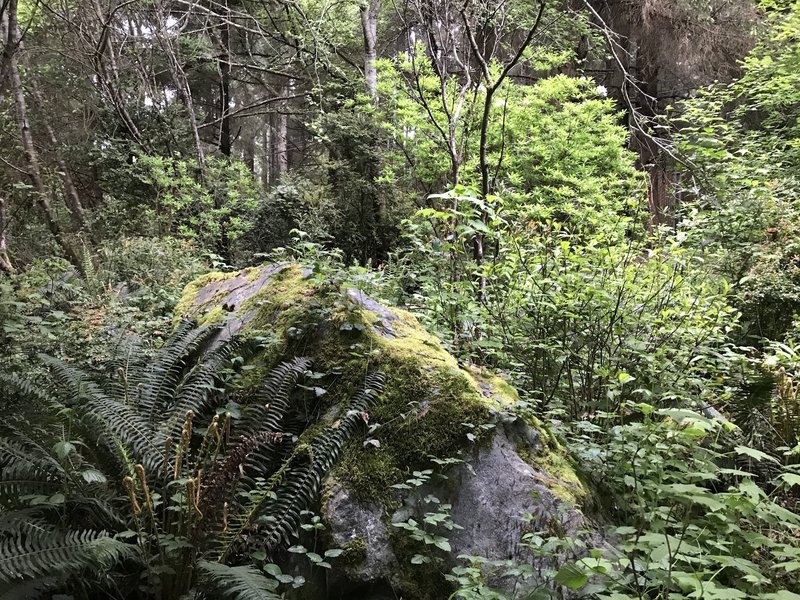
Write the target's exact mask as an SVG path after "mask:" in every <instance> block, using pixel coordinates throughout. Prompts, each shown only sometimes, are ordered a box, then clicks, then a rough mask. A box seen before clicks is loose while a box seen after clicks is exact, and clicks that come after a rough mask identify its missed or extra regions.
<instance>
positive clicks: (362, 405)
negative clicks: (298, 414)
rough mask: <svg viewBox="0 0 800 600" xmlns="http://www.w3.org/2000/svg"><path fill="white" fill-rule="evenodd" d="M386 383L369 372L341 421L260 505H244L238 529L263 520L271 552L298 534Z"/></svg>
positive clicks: (303, 453) (299, 456)
mask: <svg viewBox="0 0 800 600" xmlns="http://www.w3.org/2000/svg"><path fill="white" fill-rule="evenodd" d="M383 383H384V376H383V375H382V374H380V373H370V374H368V375H367V378H366V380H365V383H364V387H362V388H361V389H359V390H358V391H357V392H356V394H355V395H354V396H353V398H352V400H351V402H350V406H349V409H348V411H347V413H346V414H345V415H344V416H343V417H342V418H341V419H339V421H338V422H337V424H336V425H335V426H331V427H329V428H327V429H326V430H325V431H323V432H322V433H321V434H319V435H317V436H316V437H315V438H314V439H312V440H311V441H310V442H309V444H308V446H307V447H305V448H302V449H299V450H298V451H297V452H296V453H295V455H294V456H293V457H292V458H291V459H290V461H291V462H290V464H289V465H288V468H286V469H284V470H283V472H284V474H285V475H284V477H283V480H282V481H281V482H280V483H279V484H278V485H277V487H276V488H275V489H274V490H272V492H271V493H267V494H264V496H263V497H262V500H261V501H260V503H259V504H258V505H256V506H253V505H252V504H250V505H249V506H245V507H243V511H242V512H241V513H240V516H239V518H238V519H237V526H238V529H237V531H238V532H241V531H242V530H243V529H244V528H245V527H247V526H248V525H249V524H250V523H252V522H253V521H254V520H258V521H259V523H262V526H261V527H260V529H259V536H261V537H262V539H263V545H264V547H265V548H266V550H267V551H268V552H272V551H273V550H275V549H276V548H278V547H279V546H280V545H282V544H285V543H286V542H288V541H289V540H290V539H291V537H293V536H294V535H296V532H297V528H298V527H299V525H300V521H301V516H302V515H301V513H302V512H303V511H304V510H307V509H309V508H310V507H311V506H312V505H313V503H314V502H315V501H316V500H317V498H318V496H319V491H320V488H321V486H322V481H323V480H324V478H325V476H326V475H327V474H328V473H329V472H330V470H331V468H332V467H333V465H334V464H335V463H336V460H338V458H339V455H340V453H341V450H342V448H343V447H344V445H345V444H346V443H347V442H348V440H349V439H350V438H351V437H352V436H353V434H354V433H355V432H356V431H357V430H358V429H359V428H363V427H364V425H365V422H364V418H363V415H364V414H365V413H366V412H367V410H368V409H369V407H370V406H371V405H372V404H373V403H374V402H375V401H376V399H377V396H378V394H379V393H380V392H381V391H382V389H383ZM245 515H246V516H245ZM228 542H229V543H230V542H231V540H230V539H229V540H228Z"/></svg>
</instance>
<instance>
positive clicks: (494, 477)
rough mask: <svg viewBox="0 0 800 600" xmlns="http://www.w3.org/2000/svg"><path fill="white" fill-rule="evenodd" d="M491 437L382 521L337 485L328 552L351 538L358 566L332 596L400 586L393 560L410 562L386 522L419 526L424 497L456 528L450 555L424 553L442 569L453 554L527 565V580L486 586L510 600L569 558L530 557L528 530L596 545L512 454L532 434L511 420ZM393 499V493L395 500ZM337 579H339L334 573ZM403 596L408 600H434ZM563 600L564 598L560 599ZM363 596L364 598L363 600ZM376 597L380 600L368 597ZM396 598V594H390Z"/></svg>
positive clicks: (539, 475) (574, 512) (579, 518)
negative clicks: (442, 507)
mask: <svg viewBox="0 0 800 600" xmlns="http://www.w3.org/2000/svg"><path fill="white" fill-rule="evenodd" d="M500 421H501V422H500V423H498V426H497V432H496V434H495V436H494V438H493V440H492V443H491V445H490V446H489V447H484V448H475V449H474V451H473V453H472V455H471V456H469V457H468V458H466V459H465V461H464V462H463V463H462V464H459V465H455V466H453V467H450V468H449V469H448V470H446V478H440V479H437V478H435V477H434V478H432V479H431V480H430V481H429V482H428V483H426V484H424V485H422V486H420V487H418V488H416V489H413V490H411V491H409V492H406V494H405V497H404V498H403V506H402V507H401V508H400V509H398V510H396V511H395V512H394V513H393V514H391V515H388V514H386V512H385V509H384V508H383V507H381V506H379V505H364V504H362V503H360V502H359V501H358V500H357V499H355V498H354V497H352V496H351V495H350V494H349V493H348V492H347V490H346V489H344V488H342V487H341V486H339V485H338V484H337V485H335V486H334V487H333V489H332V491H331V494H330V498H329V500H328V501H327V502H326V503H325V506H324V512H323V514H324V517H325V519H326V521H327V524H328V525H329V527H330V531H331V534H332V536H333V541H334V544H335V545H336V546H339V547H345V546H347V545H348V544H352V543H353V541H355V540H361V541H362V542H364V543H365V545H366V557H365V559H364V561H363V562H361V563H360V564H356V565H351V566H349V567H348V569H347V574H346V577H344V578H342V577H339V579H338V580H335V581H334V582H333V585H332V588H333V590H335V592H336V594H341V595H334V596H332V597H336V598H339V597H343V598H347V597H352V598H356V597H361V596H357V595H350V596H348V590H354V589H355V590H358V589H365V586H366V587H369V586H373V587H374V586H379V587H385V586H386V585H389V586H390V587H391V589H392V590H394V591H395V592H396V593H401V592H403V591H405V590H407V588H408V582H407V581H404V580H403V577H402V576H401V573H402V572H403V571H404V569H403V568H401V567H402V566H407V565H401V564H400V563H401V561H405V562H406V563H407V562H408V561H409V560H410V556H397V554H396V552H395V549H394V545H393V540H392V536H393V535H394V536H402V535H404V531H403V530H401V529H398V528H396V527H394V526H393V523H399V522H403V521H406V520H407V519H408V518H413V519H415V520H416V521H418V522H421V520H422V516H423V515H424V513H426V512H429V511H431V512H435V511H436V510H437V508H438V505H436V504H434V503H431V502H426V500H425V499H426V497H428V496H429V495H433V496H435V497H436V498H437V499H438V500H439V501H440V502H441V504H450V505H451V506H452V509H451V511H450V514H451V518H452V520H453V522H455V523H456V524H457V525H460V526H461V527H462V529H455V530H453V531H451V532H440V533H445V534H446V535H447V537H448V540H449V543H450V546H451V548H452V551H451V552H450V553H449V554H447V555H445V554H444V553H442V552H438V551H437V550H435V549H433V548H432V547H430V548H429V553H430V555H432V556H440V557H442V558H444V559H445V563H444V564H445V567H446V568H445V569H444V571H446V570H447V569H448V568H452V567H454V566H458V565H459V564H463V562H462V561H459V560H458V559H457V557H458V556H459V555H468V556H478V557H482V558H486V559H488V560H493V561H504V560H510V561H513V562H514V563H517V564H522V565H528V566H530V567H531V568H532V569H533V573H534V575H533V576H532V577H530V578H529V579H527V580H526V579H520V578H516V577H514V578H509V577H506V578H502V577H494V578H493V579H492V581H491V584H492V585H493V587H495V588H496V589H498V590H503V591H504V592H506V593H508V594H510V595H512V597H513V595H514V594H517V593H521V592H524V591H526V590H531V589H533V588H534V587H537V586H539V585H541V584H542V583H543V582H544V581H545V580H546V576H547V571H551V572H552V570H553V569H557V568H558V567H559V566H560V565H561V564H563V563H565V562H566V561H568V560H569V559H571V558H573V557H571V556H564V555H562V556H553V557H540V556H539V557H537V556H534V555H533V554H532V553H531V551H530V550H529V548H528V547H527V546H526V545H525V544H523V543H522V539H523V536H524V535H525V533H529V532H539V533H540V534H541V535H542V537H544V538H547V537H549V536H551V535H562V536H570V537H583V538H584V539H585V538H587V537H590V538H592V542H593V543H601V540H600V537H599V534H598V532H597V531H595V530H594V529H593V526H592V524H591V522H589V521H588V520H587V519H586V518H585V517H584V515H583V514H582V513H581V511H580V510H579V509H578V508H577V507H576V506H574V505H573V504H572V503H570V502H568V501H565V500H564V499H562V498H559V497H558V496H557V495H556V494H554V493H553V491H551V489H550V488H548V487H547V485H546V484H547V482H551V481H552V476H551V475H550V474H548V473H546V472H544V471H541V470H537V469H536V468H534V467H532V466H531V465H529V464H528V463H526V462H525V461H524V460H522V458H521V457H520V455H519V450H518V448H519V447H520V446H519V445H520V444H524V445H525V446H526V447H531V445H534V444H537V443H539V442H538V437H539V434H538V432H537V431H536V430H535V429H534V428H532V427H529V426H527V425H526V424H525V423H524V422H523V421H521V420H520V419H517V418H513V417H508V416H506V419H505V421H504V422H503V419H502V418H501V419H500ZM398 497H400V495H398ZM340 575H342V573H340ZM414 593H418V592H412V595H409V596H407V595H403V594H402V593H401V594H400V595H401V596H402V597H412V598H416V597H419V598H426V599H427V598H431V600H432V599H433V598H434V596H424V595H423V596H418V595H414ZM567 596H568V594H567ZM364 597H366V596H364ZM374 597H375V598H382V596H380V595H378V596H374ZM398 597H399V596H398Z"/></svg>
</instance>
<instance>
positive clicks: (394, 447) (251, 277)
mask: <svg viewBox="0 0 800 600" xmlns="http://www.w3.org/2000/svg"><path fill="white" fill-rule="evenodd" d="M182 316H191V317H194V318H195V319H197V320H198V321H200V322H202V323H219V324H221V325H222V327H221V334H220V335H221V336H223V337H224V338H228V337H230V336H233V335H239V336H243V337H259V338H262V339H267V340H269V341H270V343H269V344H267V345H266V347H267V348H268V349H267V350H266V351H265V352H264V355H263V356H262V357H261V365H262V367H263V370H259V369H255V370H253V371H252V372H251V373H250V375H249V377H250V380H249V381H248V382H247V385H252V386H255V385H258V383H259V373H263V372H265V371H266V369H267V368H269V367H270V366H272V365H274V364H276V363H277V362H279V361H280V360H285V359H288V358H291V357H294V356H298V355H303V356H309V357H311V358H312V359H313V360H314V366H313V369H314V371H315V372H316V373H317V374H316V375H315V376H316V377H318V378H319V386H320V388H323V387H324V390H325V393H324V394H322V393H321V394H320V403H319V406H318V407H316V408H315V411H316V412H315V414H316V415H318V416H317V417H316V418H317V420H318V422H320V423H322V422H325V423H327V424H334V425H335V423H336V420H337V418H338V417H339V416H340V411H341V410H343V408H342V405H344V404H345V403H344V402H343V400H345V399H347V398H349V397H350V396H351V394H352V392H353V391H354V390H355V389H356V388H357V387H358V386H359V385H360V384H361V383H362V382H363V380H364V376H365V374H366V373H367V372H369V371H374V370H379V371H381V372H383V373H384V375H385V377H386V383H385V389H384V391H383V393H382V394H381V400H380V401H379V403H378V404H377V405H376V406H375V407H373V409H372V410H371V412H370V415H369V423H370V425H372V426H374V427H371V428H370V431H369V433H367V436H366V438H364V439H359V440H354V441H353V442H352V443H351V444H350V445H349V446H347V447H346V448H345V449H344V451H343V453H342V455H341V457H340V460H339V462H338V464H337V465H336V467H335V468H334V469H333V472H332V473H331V474H330V480H329V482H328V483H327V485H326V488H327V490H328V492H327V493H325V494H323V506H322V513H323V515H324V517H325V520H326V523H327V525H328V527H329V528H330V534H331V538H332V540H333V543H334V544H336V545H338V546H339V547H342V548H350V549H353V552H349V551H348V556H349V557H350V559H352V560H350V559H349V560H348V565H347V568H346V569H342V570H341V573H339V575H338V579H337V578H336V577H334V578H332V581H333V582H334V584H333V585H336V586H338V588H337V589H346V588H347V585H348V584H347V581H349V582H351V583H352V584H353V585H361V586H363V585H367V584H372V583H374V582H375V581H377V580H381V581H385V582H390V584H391V587H392V588H393V589H399V590H402V591H403V592H404V597H407V598H434V597H439V596H438V594H441V593H442V590H441V587H440V586H441V583H442V581H443V580H441V581H435V582H434V581H427V582H426V581H420V580H413V581H412V579H413V577H412V575H411V573H413V572H414V571H415V569H414V568H413V566H410V563H409V561H410V557H409V556H405V555H404V553H406V551H407V550H408V548H409V547H411V546H413V544H407V543H405V540H402V539H399V538H398V537H397V536H398V535H402V531H400V530H398V529H397V528H395V527H393V526H392V520H393V519H394V520H397V519H398V518H401V517H402V515H407V514H409V511H411V512H412V513H413V512H414V511H424V510H425V509H424V507H423V505H424V502H422V501H421V498H423V497H425V495H431V494H433V495H436V496H437V497H438V498H439V499H440V501H441V502H442V503H446V504H450V505H452V515H453V519H454V520H455V521H456V522H457V523H459V524H460V525H461V526H462V527H464V529H462V530H457V531H455V532H452V534H451V546H452V548H453V551H452V553H451V554H452V557H455V556H457V555H458V554H462V553H465V554H479V555H482V556H485V557H487V558H491V559H497V558H503V559H507V558H509V557H511V558H517V559H520V560H525V561H528V560H530V557H529V556H527V555H526V554H525V552H524V551H522V550H520V545H519V543H518V542H519V540H520V538H521V536H522V535H523V533H524V530H525V528H526V527H531V526H542V525H543V524H548V523H552V522H553V521H554V520H555V521H557V522H558V523H559V524H560V525H559V526H560V527H563V528H564V529H565V530H570V531H576V530H577V529H578V528H579V527H582V526H583V524H584V520H583V517H582V515H581V513H580V512H579V510H578V509H577V508H576V506H575V505H576V504H577V503H578V502H579V501H580V499H581V497H582V494H583V493H584V490H583V487H582V485H581V483H580V481H579V479H578V478H577V476H576V475H575V472H574V470H573V469H572V467H571V466H570V464H569V462H568V460H567V457H565V455H564V452H563V450H562V449H561V447H560V446H559V445H558V443H557V442H556V441H555V439H554V438H553V436H552V435H551V434H550V433H549V432H547V431H546V429H545V428H544V427H542V425H541V424H540V423H539V421H538V420H537V419H536V418H535V415H530V414H528V415H525V414H517V413H516V412H515V411H516V406H517V405H518V401H519V398H518V396H517V393H516V391H515V390H514V388H513V387H512V386H511V385H509V384H508V383H507V382H506V381H504V380H503V379H502V378H500V377H499V376H497V375H496V374H494V373H491V372H489V371H486V370H483V369H478V368H475V367H471V366H467V365H461V364H459V362H458V361H457V360H456V359H455V358H453V357H452V356H451V355H450V354H449V353H448V352H447V351H446V350H444V348H443V347H442V345H441V344H440V343H439V341H438V340H437V339H436V338H435V337H434V336H432V335H430V334H429V333H427V332H426V331H425V330H424V329H423V328H422V327H421V326H420V324H419V323H418V321H417V320H416V318H415V317H414V316H413V315H411V314H410V313H407V312H404V311H401V310H397V309H392V308H388V307H385V306H383V305H381V304H379V303H377V302H375V301H374V300H373V299H371V298H370V297H369V296H367V295H365V294H363V293H361V292H360V291H358V290H354V289H348V288H347V287H342V286H340V285H338V284H335V283H333V282H330V281H324V280H322V281H320V279H319V278H318V277H317V276H313V277H312V273H311V271H310V270H308V269H305V268H303V267H301V266H300V265H297V264H289V263H280V264H273V265H268V266H263V267H258V268H250V269H245V270H244V271H240V272H236V273H211V274H208V275H205V276H203V277H201V278H199V279H198V280H196V281H194V282H192V283H191V284H190V285H189V286H187V288H186V292H185V295H184V298H183V299H182V301H181V302H180V304H179V306H178V309H177V313H176V318H180V317H182ZM309 435H311V433H308V432H307V433H306V434H305V435H304V436H303V437H307V436H309ZM300 445H302V444H300ZM454 457H460V459H461V460H462V461H463V462H461V463H460V464H455V465H450V466H447V467H446V468H445V467H442V469H444V471H446V475H447V479H446V480H445V479H443V478H438V479H435V480H434V479H432V480H431V481H430V482H428V483H426V484H425V485H424V486H421V487H420V488H419V489H416V490H411V491H410V492H408V491H407V492H403V491H400V490H398V489H395V488H393V487H392V486H393V485H394V484H397V483H400V482H403V481H405V480H406V479H407V478H408V476H409V475H410V474H411V473H412V472H413V471H414V470H415V469H425V468H429V467H430V466H431V465H432V464H440V465H441V464H442V463H441V462H440V463H435V462H433V459H451V458H454ZM440 470H441V469H440ZM443 474H444V473H443ZM421 494H422V495H421ZM526 515H534V517H533V521H532V524H531V522H530V520H525V516H526ZM459 521H463V522H459ZM398 540H399V541H398ZM361 543H363V544H364V545H365V548H364V550H365V552H364V555H365V556H364V560H363V561H361V562H359V561H357V560H355V558H356V554H358V555H359V556H360V555H361V553H360V552H359V553H356V552H355V549H356V545H358V544H361ZM374 557H378V558H374ZM443 564H450V565H452V564H453V560H452V559H451V557H449V558H446V559H445V563H443ZM343 574H344V575H343ZM342 576H344V577H345V578H346V580H347V581H345V582H342V580H341V577H342ZM423 578H424V577H423ZM424 590H428V591H424ZM433 590H436V591H433Z"/></svg>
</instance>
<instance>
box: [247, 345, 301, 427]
mask: <svg viewBox="0 0 800 600" xmlns="http://www.w3.org/2000/svg"><path fill="white" fill-rule="evenodd" d="M311 364H312V363H311V359H310V358H304V357H297V358H294V359H292V360H290V361H287V362H284V363H281V364H280V365H278V366H277V367H275V368H274V369H272V371H271V372H270V374H269V376H268V377H267V380H266V381H265V382H264V384H263V385H262V386H261V390H260V392H259V393H258V395H257V396H256V398H255V401H254V402H253V403H251V404H249V405H248V406H246V407H245V408H244V410H243V411H242V418H241V419H240V421H239V423H238V427H239V431H241V432H243V433H244V434H245V435H247V434H253V433H256V432H258V431H284V427H283V419H284V417H285V416H286V412H287V410H288V409H289V404H290V401H291V393H292V390H294V388H295V386H296V385H297V382H298V380H299V379H300V377H302V376H303V374H304V373H305V372H306V371H308V370H309V369H310V368H311Z"/></svg>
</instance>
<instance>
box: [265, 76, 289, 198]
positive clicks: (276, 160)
mask: <svg viewBox="0 0 800 600" xmlns="http://www.w3.org/2000/svg"><path fill="white" fill-rule="evenodd" d="M282 79H283V81H282V83H281V85H280V88H279V90H278V95H279V96H287V95H288V94H289V82H288V80H287V79H286V78H282ZM270 120H271V121H272V124H271V125H272V126H271V128H270V129H271V131H270V138H271V139H270V141H271V142H272V143H271V146H272V148H271V159H270V177H269V179H270V185H275V184H276V183H277V182H278V180H279V179H280V178H281V175H283V174H284V173H286V171H288V170H289V133H288V125H289V123H288V117H287V115H286V103H285V102H281V104H280V105H279V106H278V108H277V111H276V112H274V113H272V115H271V119H270Z"/></svg>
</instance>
